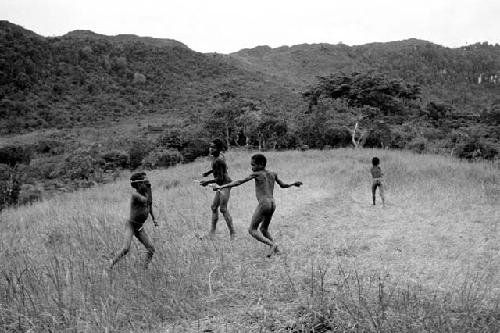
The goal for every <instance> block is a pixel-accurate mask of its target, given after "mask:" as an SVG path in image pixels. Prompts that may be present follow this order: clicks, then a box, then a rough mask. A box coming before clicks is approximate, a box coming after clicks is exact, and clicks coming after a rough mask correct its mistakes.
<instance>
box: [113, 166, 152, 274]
mask: <svg viewBox="0 0 500 333" xmlns="http://www.w3.org/2000/svg"><path fill="white" fill-rule="evenodd" d="M130 186H132V188H134V189H135V190H136V193H132V198H131V200H130V218H129V219H128V220H127V222H126V223H125V237H124V240H123V247H122V249H121V250H120V252H118V254H117V255H116V256H115V257H114V258H113V259H112V260H111V263H110V266H109V268H110V269H111V268H113V266H114V265H115V264H116V263H117V262H118V261H119V260H120V259H121V258H122V257H123V256H125V255H126V254H127V253H128V251H129V250H130V243H131V242H132V236H135V237H136V238H137V239H138V240H139V241H140V242H141V243H142V244H143V245H144V246H145V247H146V249H147V251H148V253H147V256H146V260H145V262H144V268H145V269H147V268H148V265H149V263H150V262H151V259H152V258H153V254H154V252H155V248H154V246H153V244H151V241H150V240H149V238H148V235H147V234H146V231H144V222H146V220H147V218H148V215H149V214H151V218H152V219H153V223H154V225H155V226H158V223H157V222H156V219H155V217H154V214H153V197H152V193H151V184H150V183H149V180H148V179H147V178H146V173H145V172H136V173H134V174H133V175H132V176H131V177H130Z"/></svg>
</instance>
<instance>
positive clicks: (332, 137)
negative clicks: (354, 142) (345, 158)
mask: <svg viewBox="0 0 500 333" xmlns="http://www.w3.org/2000/svg"><path fill="white" fill-rule="evenodd" d="M324 143H325V144H326V145H329V146H332V147H346V146H349V144H350V143H351V133H350V132H349V131H348V130H347V128H344V127H330V128H328V129H327V130H326V131H325V135H324Z"/></svg>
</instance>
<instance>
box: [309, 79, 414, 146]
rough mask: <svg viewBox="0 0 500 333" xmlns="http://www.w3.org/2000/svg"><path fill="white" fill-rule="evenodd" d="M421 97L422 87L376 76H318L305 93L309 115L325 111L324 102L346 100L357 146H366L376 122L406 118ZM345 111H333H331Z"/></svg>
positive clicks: (349, 120) (350, 129)
mask: <svg viewBox="0 0 500 333" xmlns="http://www.w3.org/2000/svg"><path fill="white" fill-rule="evenodd" d="M419 95H420V87H419V86H418V85H416V84H408V83H405V82H403V81H402V80H400V79H393V78H388V77H386V76H383V75H381V74H375V73H352V74H345V73H342V72H338V73H335V74H331V75H329V76H323V77H318V82H317V83H316V84H315V85H313V86H312V87H311V88H309V89H308V90H306V91H305V92H303V93H302V96H303V98H304V99H306V101H308V102H309V108H308V112H309V113H311V112H313V111H314V110H316V109H321V107H320V106H321V105H323V104H322V101H323V100H325V99H326V100H328V99H333V100H341V101H343V102H344V103H345V104H346V106H347V109H348V112H347V113H348V114H349V117H348V121H347V122H348V124H346V125H345V126H346V128H347V129H348V130H349V131H350V133H351V139H352V143H353V145H354V147H359V146H360V145H362V143H363V141H364V139H365V138H366V134H367V133H368V132H369V130H370V127H372V124H373V120H375V119H377V118H379V119H381V118H383V117H391V116H396V115H405V114H407V113H409V112H411V111H410V110H411V107H412V106H413V102H414V101H415V100H416V99H417V98H418V97H419ZM338 110H342V109H339V108H332V109H331V112H336V111H338Z"/></svg>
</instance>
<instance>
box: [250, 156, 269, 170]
mask: <svg viewBox="0 0 500 333" xmlns="http://www.w3.org/2000/svg"><path fill="white" fill-rule="evenodd" d="M266 164H267V159H266V157H265V156H264V155H262V154H255V155H253V156H252V162H251V165H252V171H259V170H263V169H265V168H266Z"/></svg>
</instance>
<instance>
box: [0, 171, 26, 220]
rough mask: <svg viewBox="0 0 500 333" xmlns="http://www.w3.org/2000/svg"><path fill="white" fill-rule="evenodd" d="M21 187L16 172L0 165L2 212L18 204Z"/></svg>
mask: <svg viewBox="0 0 500 333" xmlns="http://www.w3.org/2000/svg"><path fill="white" fill-rule="evenodd" d="M20 186H21V185H20V182H19V175H18V173H17V172H16V170H15V169H14V168H13V167H10V166H9V165H7V164H0V211H1V210H2V209H4V208H5V207H7V206H11V205H15V204H17V202H18V198H19V190H20Z"/></svg>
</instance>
